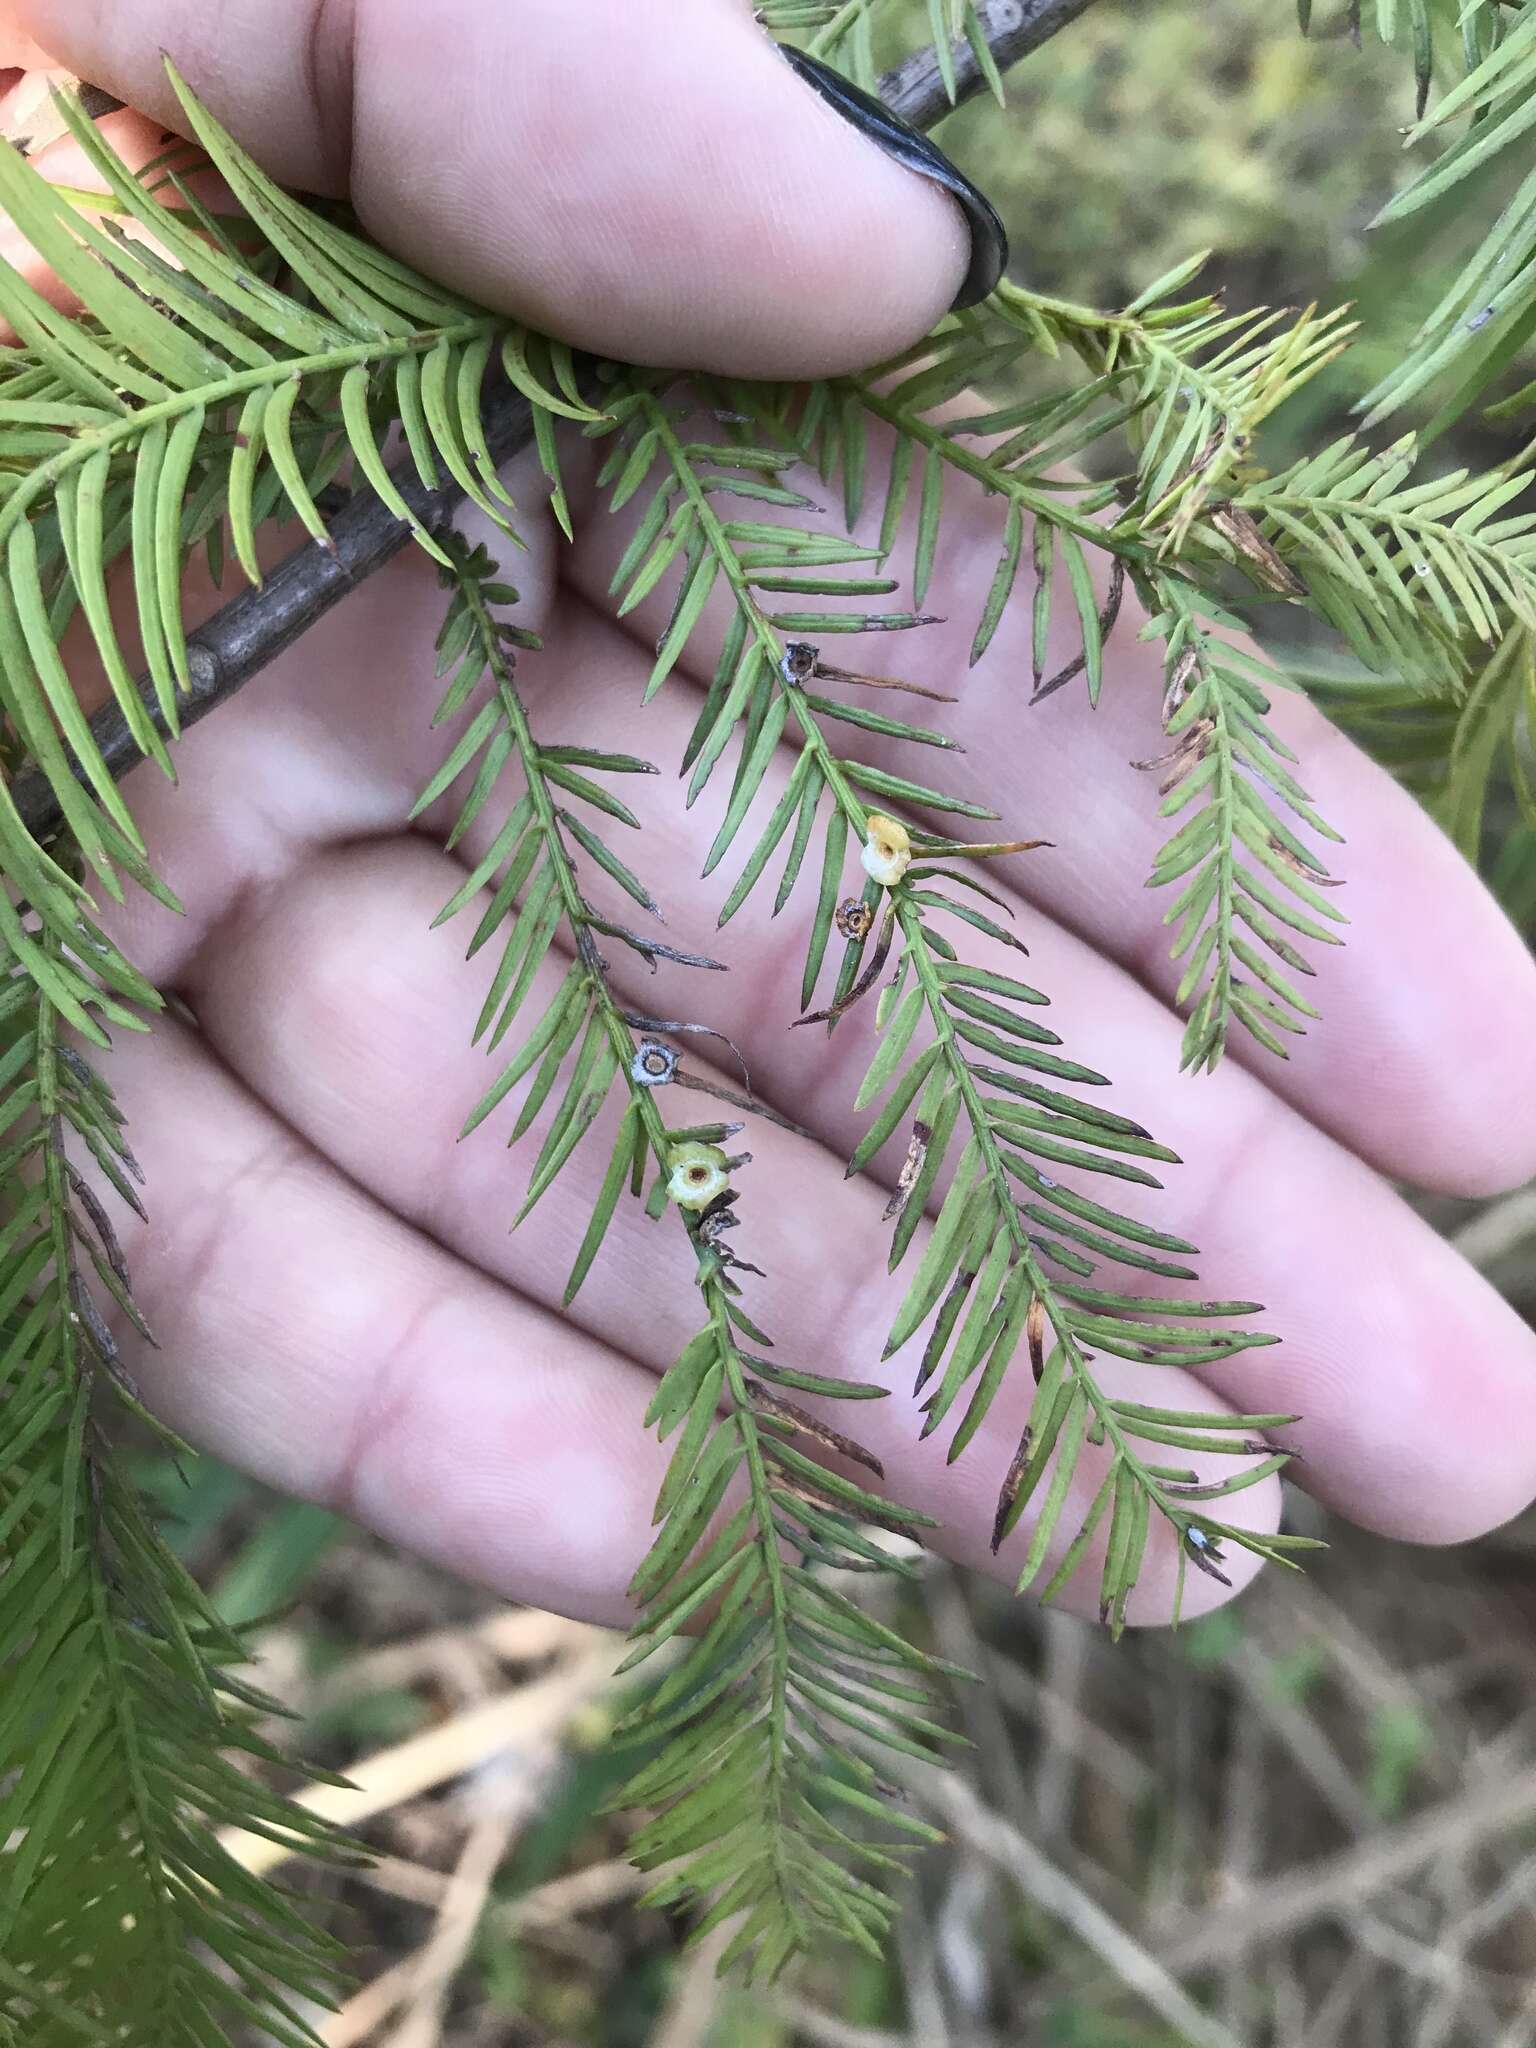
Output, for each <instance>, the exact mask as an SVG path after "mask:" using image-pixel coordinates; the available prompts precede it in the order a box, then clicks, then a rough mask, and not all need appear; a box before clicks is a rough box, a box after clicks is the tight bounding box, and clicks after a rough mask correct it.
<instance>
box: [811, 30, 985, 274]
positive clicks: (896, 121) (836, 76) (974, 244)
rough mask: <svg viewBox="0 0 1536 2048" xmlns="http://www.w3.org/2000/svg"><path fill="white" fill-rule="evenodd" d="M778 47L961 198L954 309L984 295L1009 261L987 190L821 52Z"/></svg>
mask: <svg viewBox="0 0 1536 2048" xmlns="http://www.w3.org/2000/svg"><path fill="white" fill-rule="evenodd" d="M780 47H781V48H782V49H783V52H784V55H785V57H786V58H787V59H788V60H789V62H790V64H791V65H792V66H793V67H794V69H795V70H796V71H798V72H799V74H800V76H801V77H802V78H803V79H804V80H805V81H806V83H807V84H808V85H813V86H814V87H815V88H816V90H817V92H819V93H820V94H821V96H822V98H823V99H824V100H825V101H826V102H827V103H828V105H829V106H833V107H835V108H836V109H837V111H838V112H839V113H840V114H841V115H842V116H843V118H844V120H846V121H851V122H852V123H853V125H854V127H855V128H857V129H858V130H859V132H860V133H861V134H863V135H867V136H868V137H869V139H870V141H871V142H878V143H879V145H880V147H881V148H882V149H883V150H884V151H885V153H886V155H887V156H893V157H894V158H895V159H896V161H897V163H899V164H902V165H904V166H905V168H906V169H907V170H909V171H916V173H917V174H918V176H919V177H920V178H930V179H932V181H933V183H934V184H935V185H942V186H943V187H944V190H945V191H946V192H948V193H949V194H950V195H951V196H952V197H953V198H954V199H956V200H957V201H958V202H959V205H960V209H961V211H962V212H963V213H964V215H965V218H966V224H967V226H968V227H969V228H970V231H971V261H970V267H969V269H968V270H967V271H966V273H965V280H964V282H963V283H962V285H961V286H960V289H959V291H958V292H957V293H956V294H955V303H954V310H955V311H956V312H957V313H958V312H959V311H961V309H962V308H964V307H966V306H974V305H976V304H977V303H978V302H979V301H980V300H982V299H984V298H985V297H986V296H987V294H988V292H990V291H991V290H992V288H993V286H994V285H995V284H996V283H997V281H998V279H999V278H1000V277H1001V276H1002V274H1003V272H1004V270H1005V269H1006V268H1007V266H1008V235H1007V231H1006V229H1005V228H1004V227H1003V224H1002V222H1001V221H1000V220H999V219H998V216H997V208H996V207H995V206H994V205H993V204H992V202H991V200H990V199H989V198H988V197H987V195H986V193H985V192H983V191H982V190H981V188H980V186H979V185H973V184H972V182H971V180H970V179H969V178H968V177H967V176H966V175H965V173H964V171H962V170H960V169H959V168H958V166H956V165H955V164H952V163H951V162H950V160H949V158H948V157H947V156H946V155H945V154H944V152H943V150H942V149H940V148H939V146H938V145H937V143H934V142H930V141H929V139H928V137H927V136H926V135H924V134H923V133H922V131H921V130H920V129H918V128H913V127H911V126H910V125H909V124H908V123H907V122H905V121H903V120H902V118H901V116H900V115H899V114H893V113H892V112H891V110H890V108H889V107H888V106H886V105H885V104H884V103H883V102H882V101H880V100H877V99H876V98H875V97H874V95H873V93H867V92H865V91H864V89H863V87H862V86H858V85H855V84H854V83H853V81H852V79H849V78H844V77H843V75H842V73H841V72H840V71H834V70H833V69H832V68H831V66H830V65H828V64H823V63H822V61H821V59H820V58H819V57H809V56H807V55H806V53H805V51H804V50H793V49H791V48H789V46H788V45H787V44H783V45H781V46H780Z"/></svg>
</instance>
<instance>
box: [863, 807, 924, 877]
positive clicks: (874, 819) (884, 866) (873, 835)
mask: <svg viewBox="0 0 1536 2048" xmlns="http://www.w3.org/2000/svg"><path fill="white" fill-rule="evenodd" d="M868 832H869V837H868V838H867V839H866V840H865V842H864V851H863V853H862V854H861V855H860V856H859V858H860V859H861V861H862V862H863V864H864V872H865V874H866V875H868V876H869V877H870V879H871V880H872V881H876V882H878V883H879V884H880V886H881V888H882V889H894V888H895V886H896V884H897V883H898V882H899V881H900V880H901V878H902V876H903V875H904V874H905V873H906V872H907V869H908V868H909V867H911V865H912V841H911V839H910V838H909V837H908V834H907V828H906V826H905V825H903V824H900V823H899V822H898V821H897V820H896V819H895V818H887V817H883V816H882V815H881V813H880V812H879V811H871V813H870V816H869V825H868Z"/></svg>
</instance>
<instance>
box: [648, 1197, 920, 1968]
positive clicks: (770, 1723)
mask: <svg viewBox="0 0 1536 2048" xmlns="http://www.w3.org/2000/svg"><path fill="white" fill-rule="evenodd" d="M693 1234H694V1238H695V1246H696V1250H697V1253H698V1258H699V1269H698V1283H699V1287H700V1290H701V1292H702V1294H703V1297H704V1301H705V1305H706V1309H707V1312H708V1316H709V1320H708V1323H707V1324H706V1326H705V1328H704V1329H703V1330H701V1331H700V1333H699V1335H698V1336H697V1337H695V1338H694V1340H693V1341H692V1343H690V1344H689V1345H688V1346H687V1348H686V1349H685V1350H684V1352H683V1354H682V1356H681V1357H680V1358H679V1359H678V1361H677V1363H676V1365H674V1366H673V1368H672V1370H671V1371H670V1372H669V1373H668V1374H667V1375H666V1377H665V1378H664V1379H663V1380H662V1382H661V1385H660V1386H659V1387H658V1389H657V1392H656V1398H655V1400H654V1401H653V1402H652V1404H651V1409H650V1413H649V1416H648V1418H647V1419H648V1421H649V1422H650V1423H652V1424H653V1425H654V1426H655V1428H656V1429H657V1431H658V1433H659V1434H660V1435H661V1436H662V1437H663V1438H666V1437H669V1436H672V1435H674V1434H676V1435H677V1439H678V1441H677V1448H676V1450H675V1451H674V1452H673V1455H672V1460H671V1463H670V1465H669V1466H668V1470H667V1476H666V1481H665V1484H664V1486H663V1488H662V1493H661V1497H660V1500H659V1501H658V1503H657V1510H656V1514H657V1520H658V1522H659V1523H660V1533H659V1535H658V1536H657V1539H656V1543H655V1547H654V1548H653V1549H652V1551H651V1552H650V1554H649V1556H648V1557H647V1558H646V1559H645V1561H644V1563H643V1564H642V1565H641V1566H640V1569H639V1571H638V1572H637V1573H636V1574H635V1579H634V1583H633V1585H632V1586H631V1588H630V1591H631V1595H632V1597H633V1598H634V1599H635V1600H636V1601H637V1602H638V1603H639V1604H640V1605H641V1607H642V1619H641V1621H640V1622H639V1624H638V1625H637V1627H636V1629H635V1633H634V1647H633V1649H632V1650H631V1652H630V1657H629V1664H630V1665H634V1664H637V1663H639V1662H641V1661H642V1660H643V1659H645V1658H647V1657H649V1656H651V1655H652V1654H653V1653H654V1652H655V1651H656V1650H658V1649H659V1648H661V1647H662V1646H663V1645H664V1644H667V1643H669V1642H672V1643H674V1647H675V1641H674V1639H677V1638H678V1631H679V1630H681V1629H683V1628H684V1627H685V1625H687V1624H689V1623H694V1624H695V1625H697V1626H699V1631H700V1632H699V1633H698V1634H697V1636H696V1637H695V1639H694V1640H693V1641H692V1642H690V1643H689V1646H688V1648H687V1650H686V1652H685V1653H684V1655H683V1657H682V1659H681V1661H680V1662H678V1663H676V1664H675V1665H674V1666H673V1667H672V1669H671V1670H670V1671H669V1672H668V1673H667V1675H666V1677H665V1678H663V1679H662V1681H661V1683H660V1685H659V1686H658V1687H657V1689H656V1690H655V1691H654V1692H653V1693H651V1694H650V1695H649V1696H648V1697H647V1698H646V1700H645V1701H644V1703H643V1705H642V1706H641V1707H639V1708H638V1709H637V1710H636V1712H635V1713H634V1715H633V1716H632V1717H631V1719H630V1721H629V1723H628V1724H627V1725H626V1726H623V1727H621V1728H620V1730H619V1731H618V1733H619V1739H620V1741H621V1742H622V1741H624V1740H626V1739H628V1740H630V1741H632V1742H643V1743H645V1744H646V1745H647V1746H650V1745H652V1744H655V1743H657V1742H660V1743H662V1744H663V1745H664V1747H663V1748H662V1749H661V1751H660V1754H659V1755H656V1756H654V1757H652V1758H651V1759H650V1760H649V1761H648V1762H646V1763H645V1764H643V1765H642V1766H641V1768H640V1769H639V1771H638V1772H637V1773H636V1774H635V1776H634V1777H633V1778H631V1780H630V1781H629V1782H628V1784H627V1785H626V1786H625V1788H624V1791H623V1794H622V1797H623V1799H624V1801H625V1803H626V1804H627V1805H630V1806H634V1807H640V1808H645V1809H654V1811H653V1812H652V1814H651V1817H650V1818H649V1819H648V1820H647V1822H646V1824H645V1826H644V1827H643V1828H642V1829H641V1831H640V1834H639V1835H638V1837H637V1838H636V1840H635V1841H634V1843H633V1844H632V1845H631V1853H632V1854H633V1855H634V1857H635V1858H636V1860H637V1861H638V1862H639V1864H640V1866H641V1868H642V1869H646V1870H655V1869H659V1868H663V1867H665V1872H666V1874H665V1875H664V1876H663V1877H662V1878H661V1880H660V1881H659V1883H658V1884H657V1885H656V1886H655V1887H654V1889H653V1890H652V1891H651V1892H650V1893H649V1894H648V1898H649V1901H650V1902H651V1903H653V1904H663V1905H686V1906H688V1907H690V1908H692V1909H694V1910H695V1911H699V1909H702V1912H701V1915H700V1917H699V1918H698V1920H697V1921H696V1925H695V1938H696V1939H697V1938H698V1937H699V1936H702V1935H704V1934H706V1933H708V1932H709V1930H710V1929H712V1928H714V1927H716V1926H719V1925H721V1924H722V1923H727V1922H735V1923H736V1924H735V1930H734V1932H733V1934H732V1937H731V1940H730V1942H729V1945H728V1946H727V1948H726V1951H725V1955H724V1958H723V1964H724V1965H729V1963H730V1962H732V1961H734V1960H736V1959H737V1958H738V1957H741V1958H746V1959H747V1960H748V1962H749V1975H750V1977H751V1978H752V1979H753V1980H754V1981H765V1980H768V1979H771V1978H772V1977H774V1976H776V1975H777V1974H778V1972H779V1971H780V1970H781V1969H782V1968H783V1966H784V1964H785V1963H786V1962H788V1961H789V1959H790V1958H791V1957H792V1956H793V1955H795V1954H796V1953H798V1952H801V1951H803V1950H806V1949H809V1948H811V1947H813V1946H816V1945H819V1944H821V1943H824V1942H826V1941H828V1940H833V1941H838V1942H852V1943H854V1944H856V1945H857V1946H859V1947H861V1948H863V1949H865V1950H866V1951H867V1952H869V1953H870V1954H871V1955H876V1956H878V1955H879V1954H880V1953H881V1952H882V1951H881V1944H882V1939H883V1937H884V1936H885V1934H886V1932H887V1931H888V1929H889V1925H890V1921H891V1918H892V1914H893V1912H894V1905H893V1901H892V1896H891V1875H892V1873H893V1872H896V1871H897V1870H899V1869H900V1867H901V1861H902V1858H901V1854H900V1850H901V1844H902V1842H903V1840H905V1842H906V1843H907V1845H908V1846H911V1845H913V1844H916V1843H921V1842H931V1841H935V1840H937V1839H938V1837H937V1834H936V1831H935V1830H933V1829H931V1828H929V1827H928V1826H927V1825H926V1824H925V1823H923V1822H921V1821H919V1820H917V1819H916V1818H915V1817H912V1816H910V1815H908V1814H906V1813H905V1812H904V1811H903V1810H902V1809H901V1808H900V1807H899V1806H898V1805H896V1804H894V1803H893V1801H892V1799H891V1797H890V1794H889V1792H888V1790H887V1789H886V1788H885V1787H884V1786H883V1785H882V1782H881V1779H880V1778H879V1776H878V1774H877V1772H876V1769H875V1767H874V1765H873V1764H872V1763H871V1762H870V1761H869V1760H868V1758H867V1757H865V1756H864V1755H862V1754H860V1746H863V1747H873V1748H874V1749H875V1750H876V1751H878V1750H879V1749H880V1748H888V1749H896V1750H899V1751H904V1752H906V1753H909V1754H916V1755H919V1756H924V1757H928V1756H931V1755H932V1754H933V1753H934V1751H935V1749H936V1748H941V1747H942V1746H943V1745H944V1744H945V1743H947V1742H952V1741H953V1740H955V1738H954V1737H953V1736H952V1735H951V1734H950V1733H949V1732H948V1731H947V1730H946V1729H945V1728H943V1727H942V1726H941V1725H940V1724H938V1723H936V1722H935V1721H934V1720H933V1719H932V1714H931V1705H930V1698H929V1695H930V1693H931V1690H932V1681H933V1679H934V1678H935V1677H937V1676H939V1675H940V1674H948V1675H950V1676H959V1675H961V1674H958V1673H956V1672H955V1671H954V1670H953V1667H951V1666H948V1665H945V1664H944V1663H942V1661H941V1660H939V1659H937V1658H934V1657H931V1656H929V1655H927V1654H925V1653H924V1652H922V1651H920V1650H917V1649H915V1648H914V1647H913V1646H912V1645H911V1644H910V1643H908V1642H906V1641H905V1640H904V1639H903V1638H902V1637H901V1636H900V1635H898V1634H897V1633H896V1632H895V1631H894V1630H892V1629H890V1628H888V1627H886V1626H885V1625H884V1624H883V1623H881V1622H879V1621H877V1620H875V1619H874V1618H873V1616H871V1615H869V1614H868V1613H866V1612H865V1611H864V1609H863V1608H862V1607H860V1606H858V1605H857V1604H856V1603H855V1602H854V1601H853V1600H851V1599H850V1598H849V1597H848V1594H847V1593H846V1592H845V1591H843V1590H842V1588H841V1587H839V1586H838V1585H837V1584H836V1583H835V1581H834V1580H833V1579H832V1578H830V1577H829V1576H828V1575H829V1574H830V1573H847V1572H869V1571H890V1570H897V1571H902V1570H910V1566H907V1565H905V1564H903V1562H902V1560H901V1559H900V1557H899V1556H898V1555H896V1554H894V1553H893V1551H892V1549H891V1548H890V1547H889V1546H887V1545H882V1544H881V1543H880V1542H879V1541H877V1540H876V1538H875V1537H874V1536H873V1535H871V1534H868V1533H865V1532H864V1531H865V1528H871V1527H872V1528H878V1529H882V1530H885V1531H888V1532H891V1533H893V1534H895V1535H896V1536H898V1537H901V1536H910V1535H913V1534H916V1533H917V1532H918V1531H919V1530H921V1529H922V1528H924V1527H928V1526H931V1524H929V1523H927V1521H926V1519H925V1518H924V1517H923V1516H920V1515H915V1514H912V1513H910V1512H909V1511H907V1510H905V1509H899V1508H896V1507H894V1506H893V1505H892V1504H891V1503H890V1502H888V1501H885V1500H883V1499H881V1498H880V1497H879V1496H878V1495H876V1494H873V1493H871V1492H870V1491H869V1490H868V1489H867V1488H866V1487H865V1486H863V1485H860V1484H858V1483H856V1482H855V1481H853V1480H851V1479H849V1478H847V1477H844V1476H842V1475H841V1474H840V1473H838V1472H834V1471H833V1470H831V1469H829V1468H828V1467H827V1466H826V1465H825V1464H822V1463H819V1462H817V1460H816V1458H815V1457H814V1456H812V1455H808V1453H809V1452H814V1451H817V1450H820V1451H821V1452H823V1453H829V1454H831V1455H832V1456H834V1457H836V1458H837V1459H838V1460H839V1461H840V1462H841V1463H842V1464H844V1465H848V1464H851V1465H854V1466H858V1467H863V1468H864V1469H865V1470H866V1471H870V1472H872V1473H873V1474H874V1476H875V1477H876V1478H877V1479H878V1478H879V1476H880V1467H879V1465H878V1464H877V1463H876V1461H875V1460H874V1459H872V1458H871V1457H870V1456H869V1454H868V1453H867V1452H865V1451H863V1450H861V1449H860V1447H859V1446H858V1445H857V1444H856V1443H854V1442H852V1441H851V1440H850V1439H849V1438H847V1437H845V1436H844V1435H843V1434H842V1433H841V1432H840V1431H838V1430H835V1429H833V1428H831V1427H830V1426H828V1425H827V1424H826V1423H825V1422H824V1421H822V1420H821V1419H820V1418H819V1417H818V1416H816V1415H814V1414H812V1413H811V1412H810V1411H809V1410H807V1409H806V1408H805V1407H804V1406H803V1405H802V1399H803V1397H805V1396H807V1395H809V1396H812V1397H819V1398H824V1399H835V1400H850V1399H851V1400H859V1399H863V1398H868V1397H872V1396H873V1397H878V1396H881V1395H883V1394H884V1393H885V1392H886V1389H885V1388H883V1387H873V1386H862V1385H860V1384H858V1383H857V1382H854V1381H848V1380H842V1379H836V1378H828V1377H824V1376H822V1375H819V1374H814V1373H806V1372H800V1371H797V1370H794V1369H791V1368H789V1367H786V1366H783V1365H780V1364H777V1363H775V1362H773V1361H771V1360H769V1359H766V1358H762V1357H757V1356H753V1355H749V1354H748V1353H747V1352H746V1351H745V1350H744V1349H743V1345H744V1343H750V1344H752V1345H754V1346H756V1347H762V1346H765V1345H766V1344H767V1342H768V1340H767V1338H766V1337H765V1336H764V1335H763V1333H762V1332H761V1331H760V1330H758V1329H757V1327H756V1326H755V1324H754V1323H753V1322H752V1320H751V1319H750V1317H748V1316H747V1314H746V1313H745V1311H744V1310H743V1309H742V1308H741V1306H740V1304H739V1301H738V1300H737V1299H736V1296H737V1294H738V1292H739V1290H738V1289H737V1288H736V1286H735V1284H734V1282H733V1281H732V1280H731V1277H730V1275H729V1273H728V1272H727V1271H726V1270H725V1269H724V1268H723V1267H722V1266H721V1265H720V1263H719V1257H718V1252H717V1251H716V1249H715V1248H714V1246H712V1245H711V1244H710V1242H709V1240H708V1235H707V1231H704V1230H700V1229H698V1228H695V1230H694V1233H693ZM797 1397H801V1398H797ZM861 1525H864V1526H863V1527H861ZM872 1822H873V1823H875V1824H876V1825H875V1827H874V1828H871V1825H870V1824H871V1823H872ZM893 1836H894V1838H895V1839H894V1841H893V1839H892V1838H893ZM872 1837H873V1838H872ZM861 1868H862V1869H863V1870H865V1871H867V1872H868V1873H869V1874H870V1876H869V1877H865V1876H861V1875H860V1874H859V1872H860V1869H861ZM870 1878H873V1879H874V1880H875V1881H874V1882H871V1881H870Z"/></svg>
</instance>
